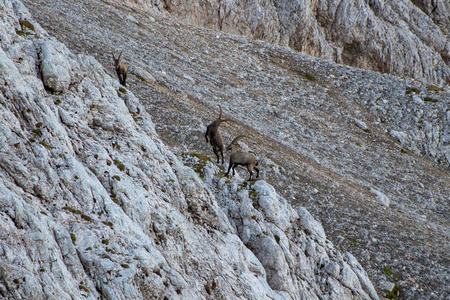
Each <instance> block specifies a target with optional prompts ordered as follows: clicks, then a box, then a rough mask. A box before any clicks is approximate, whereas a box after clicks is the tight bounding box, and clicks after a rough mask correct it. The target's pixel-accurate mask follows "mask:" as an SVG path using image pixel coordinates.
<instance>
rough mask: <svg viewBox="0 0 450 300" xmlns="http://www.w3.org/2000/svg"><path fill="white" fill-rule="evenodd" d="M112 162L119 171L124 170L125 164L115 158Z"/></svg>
mask: <svg viewBox="0 0 450 300" xmlns="http://www.w3.org/2000/svg"><path fill="white" fill-rule="evenodd" d="M114 164H115V165H116V167H117V168H118V169H119V170H120V171H122V172H123V171H125V165H124V164H123V163H122V162H121V161H120V160H118V159H115V160H114Z"/></svg>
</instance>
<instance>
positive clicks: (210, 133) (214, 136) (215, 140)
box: [205, 105, 230, 163]
mask: <svg viewBox="0 0 450 300" xmlns="http://www.w3.org/2000/svg"><path fill="white" fill-rule="evenodd" d="M219 109H220V113H219V118H217V119H216V120H215V121H214V122H212V123H211V124H209V125H208V127H207V128H206V133H205V138H206V142H207V143H208V142H209V143H210V144H211V146H212V147H213V151H214V154H215V155H216V156H217V162H218V163H219V161H220V156H219V153H220V155H221V156H222V163H223V139H222V135H221V134H220V131H219V126H220V124H221V123H222V122H226V121H230V120H228V119H222V107H221V106H220V105H219ZM208 138H209V140H208Z"/></svg>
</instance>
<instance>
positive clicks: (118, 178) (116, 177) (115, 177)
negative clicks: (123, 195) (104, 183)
mask: <svg viewBox="0 0 450 300" xmlns="http://www.w3.org/2000/svg"><path fill="white" fill-rule="evenodd" d="M112 179H115V180H117V181H120V176H119V175H114V176H113V177H112Z"/></svg>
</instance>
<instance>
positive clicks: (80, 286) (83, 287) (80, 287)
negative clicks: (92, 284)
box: [78, 284, 89, 293]
mask: <svg viewBox="0 0 450 300" xmlns="http://www.w3.org/2000/svg"><path fill="white" fill-rule="evenodd" d="M78 288H79V289H80V290H82V291H85V292H86V293H89V289H88V288H87V287H85V286H84V285H81V284H80V285H79V286H78Z"/></svg>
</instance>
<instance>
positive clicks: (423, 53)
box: [108, 0, 450, 85]
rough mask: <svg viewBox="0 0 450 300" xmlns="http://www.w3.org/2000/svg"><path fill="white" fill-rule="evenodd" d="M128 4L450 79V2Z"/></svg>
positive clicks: (200, 0) (375, 66)
mask: <svg viewBox="0 0 450 300" xmlns="http://www.w3.org/2000/svg"><path fill="white" fill-rule="evenodd" d="M108 1H109V2H111V3H117V2H118V0H108ZM119 3H121V4H122V3H123V1H120V2H119ZM125 3H127V4H128V5H130V6H132V7H136V8H138V9H141V10H146V11H149V12H151V13H153V14H160V15H164V16H166V15H170V16H174V17H176V18H177V19H179V20H180V21H182V22H185V23H190V24H194V25H197V26H202V27H207V28H216V29H220V30H223V31H225V32H228V33H232V34H239V35H245V36H248V37H251V38H254V39H260V40H264V41H267V42H270V43H276V44H280V45H282V46H289V47H291V48H293V49H295V50H297V51H301V52H304V53H306V54H309V55H313V56H317V57H321V58H326V59H329V60H332V61H335V62H337V63H344V64H347V65H351V66H354V67H359V68H365V69H371V70H375V71H379V72H383V73H389V74H395V75H398V76H408V77H413V78H416V79H419V80H424V81H428V82H431V83H435V84H440V85H445V84H448V83H449V81H448V80H450V68H449V62H450V40H449V37H450V36H449V34H450V32H449V29H448V28H450V21H449V20H450V4H449V3H448V1H425V0H419V1H411V0H398V1H385V0H370V1H364V0H357V1H354V0H332V1H330V0H286V1H269V0H264V1H261V0H258V1H236V0H228V1H217V0H207V1H204V0H196V1H183V0H170V1H161V0H157V1H155V0H149V1H134V0H131V1H125Z"/></svg>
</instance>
